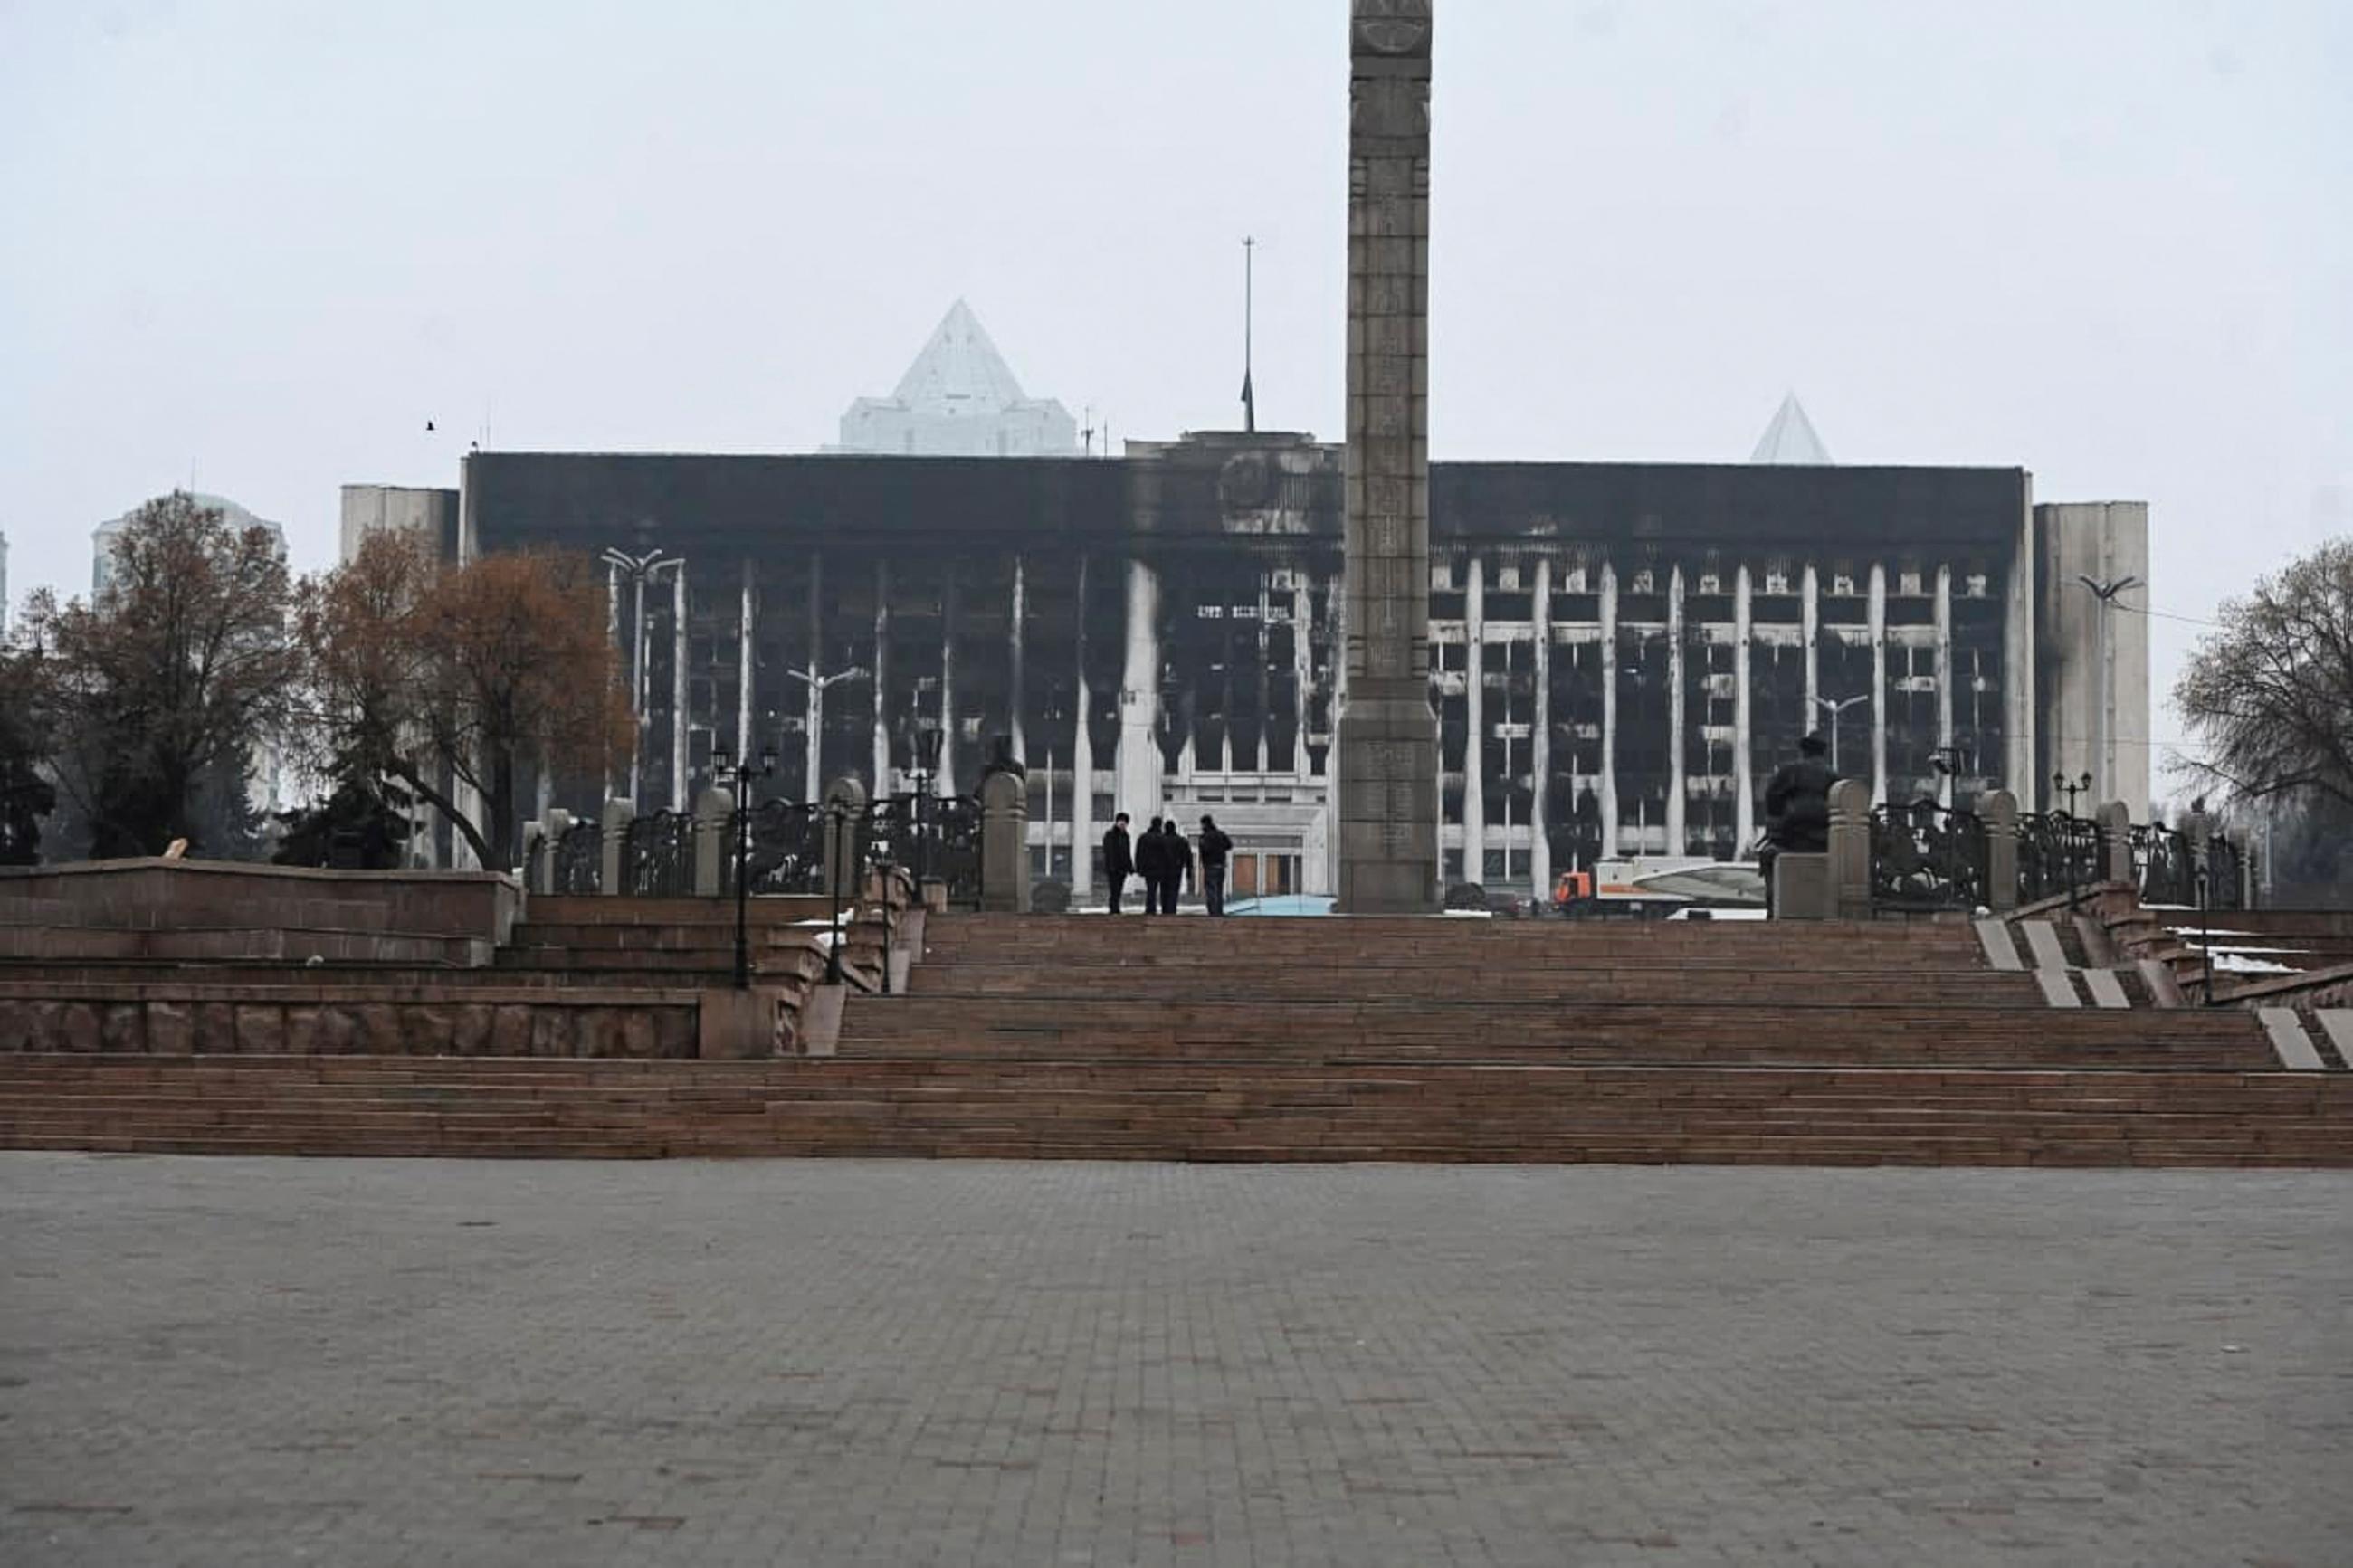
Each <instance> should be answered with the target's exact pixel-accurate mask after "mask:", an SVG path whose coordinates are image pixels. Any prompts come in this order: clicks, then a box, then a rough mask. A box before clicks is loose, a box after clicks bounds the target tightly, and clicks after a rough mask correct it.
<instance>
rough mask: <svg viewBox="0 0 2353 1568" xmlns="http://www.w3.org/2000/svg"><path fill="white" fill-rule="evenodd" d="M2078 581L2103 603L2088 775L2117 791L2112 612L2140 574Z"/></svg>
mask: <svg viewBox="0 0 2353 1568" xmlns="http://www.w3.org/2000/svg"><path fill="white" fill-rule="evenodd" d="M2075 581H2077V582H2078V583H2081V584H2084V587H2086V588H2089V589H2090V590H2091V591H2092V597H2093V598H2094V599H2097V600H2098V601H2099V602H2100V608H2099V612H2098V616H2097V618H2096V619H2095V620H2094V622H2093V627H2094V644H2093V653H2092V721H2093V723H2092V772H2091V773H2089V774H2087V775H2086V776H2087V777H2089V778H2091V779H2092V780H2093V781H2094V783H2095V784H2098V786H2099V787H2100V789H2101V790H2103V791H2104V792H2105V793H2106V794H2108V795H2114V794H2115V793H2116V769H2115V768H2113V767H2111V766H2110V765H2109V758H2108V753H2109V752H2110V751H2112V750H2114V749H2115V745H2116V738H2115V736H2114V735H2112V734H2111V733H2110V732H2109V731H2110V729H2111V727H2112V726H2113V725H2114V723H2115V717H2114V714H2115V709H2116V676H2115V673H2114V672H2113V671H2112V670H2111V669H2110V668H2108V647H2109V643H2108V612H2109V611H2111V610H2113V609H2115V608H2116V595H2118V594H2121V593H2123V592H2124V591H2125V590H2126V588H2130V587H2135V586H2137V585H2138V584H2139V582H2140V579H2139V578H2137V577H2116V578H2112V579H2110V580H2109V581H2108V582H2105V583H2102V582H2099V581H2097V580H2095V579H2094V578H2092V577H2090V576H2087V575H2084V574H2077V575H2076V578H2075Z"/></svg>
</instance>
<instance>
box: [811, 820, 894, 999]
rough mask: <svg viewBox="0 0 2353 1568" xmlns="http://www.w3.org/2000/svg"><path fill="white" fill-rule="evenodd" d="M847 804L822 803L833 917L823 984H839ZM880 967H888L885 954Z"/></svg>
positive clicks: (847, 870)
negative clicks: (823, 806)
mask: <svg viewBox="0 0 2353 1568" xmlns="http://www.w3.org/2000/svg"><path fill="white" fill-rule="evenodd" d="M825 872H826V875H825V888H826V891H827V893H828V894H829V895H830V896H831V897H832V900H833V914H832V916H831V918H830V919H828V921H827V922H826V923H827V924H828V926H830V927H831V928H832V930H831V932H830V940H829V941H828V942H827V943H826V948H825V983H826V984H828V985H839V984H841V879H842V878H843V877H845V876H849V875H851V874H852V872H851V869H850V866H849V802H848V801H846V800H841V799H839V798H837V799H834V800H829V801H827V802H826V803H825ZM882 966H883V968H884V969H886V970H887V969H889V968H890V966H891V959H890V954H889V952H887V951H886V952H884V954H883V958H882Z"/></svg>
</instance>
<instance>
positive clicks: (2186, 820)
mask: <svg viewBox="0 0 2353 1568" xmlns="http://www.w3.org/2000/svg"><path fill="white" fill-rule="evenodd" d="M2181 837H2184V838H2186V839H2188V840H2189V901H2190V902H2191V903H2193V904H2202V905H2203V906H2204V907H2205V908H2207V909H2210V910H2211V909H2212V908H2213V907H2214V895H2215V891H2216V889H2215V888H2214V887H2213V885H2212V884H2211V883H2210V882H2209V881H2208V880H2207V877H2208V875H2209V873H2211V871H2212V870H2213V868H2214V857H2213V848H2214V819H2213V818H2212V817H2211V816H2208V815H2207V814H2206V813H2204V812H2202V811H2193V812H2191V813H2190V814H2189V816H2185V817H2183V818H2182V819H2181ZM2201 888H2202V889H2205V894H2204V896H2203V897H2202V898H2201V897H2200V894H2199V889H2201Z"/></svg>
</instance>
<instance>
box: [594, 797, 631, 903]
mask: <svg viewBox="0 0 2353 1568" xmlns="http://www.w3.org/2000/svg"><path fill="white" fill-rule="evenodd" d="M637 815H638V808H637V805H636V804H635V803H634V802H631V801H626V800H622V799H620V798H619V797H617V796H614V797H610V798H607V800H606V802H605V820H604V836H603V837H602V838H601V839H600V840H599V841H598V843H597V846H596V847H597V848H599V849H600V850H602V851H604V860H603V864H601V865H600V866H598V867H597V868H596V869H597V872H598V874H599V879H598V881H597V884H596V890H597V891H598V892H600V893H603V894H605V895H607V897H617V896H618V895H620V894H621V893H624V892H626V891H628V889H627V888H626V887H625V886H624V885H623V883H622V880H621V870H622V868H623V867H624V866H625V865H627V864H628V860H627V858H626V856H625V855H624V854H623V851H624V850H626V849H627V848H628V837H629V824H630V823H631V822H632V821H634V820H636V818H637Z"/></svg>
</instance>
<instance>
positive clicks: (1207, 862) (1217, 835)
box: [1198, 812, 1234, 915]
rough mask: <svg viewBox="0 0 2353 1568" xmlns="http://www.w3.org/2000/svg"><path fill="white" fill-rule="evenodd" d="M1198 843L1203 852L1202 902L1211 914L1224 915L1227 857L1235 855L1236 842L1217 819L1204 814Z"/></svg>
mask: <svg viewBox="0 0 2353 1568" xmlns="http://www.w3.org/2000/svg"><path fill="white" fill-rule="evenodd" d="M1198 846H1199V848H1200V851H1201V901H1202V902H1204V903H1206V904H1207V905H1208V907H1209V912H1210V913H1211V914H1213V915H1221V914H1224V913H1225V912H1226V857H1227V856H1228V855H1230V854H1232V853H1233V848H1234V841H1233V840H1232V839H1230V838H1229V837H1226V831H1225V829H1224V828H1222V827H1219V826H1218V820H1217V818H1215V817H1213V816H1210V815H1209V814H1208V813H1207V812H1203V813H1202V814H1201V837H1200V838H1199V840H1198Z"/></svg>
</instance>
